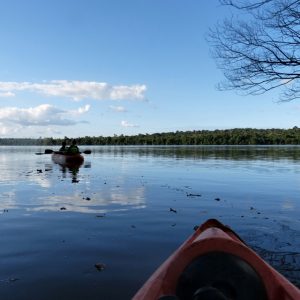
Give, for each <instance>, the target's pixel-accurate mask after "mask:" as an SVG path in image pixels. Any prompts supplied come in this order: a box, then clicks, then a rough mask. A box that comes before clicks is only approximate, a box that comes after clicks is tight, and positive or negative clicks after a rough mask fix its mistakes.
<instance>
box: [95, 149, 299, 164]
mask: <svg viewBox="0 0 300 300" xmlns="http://www.w3.org/2000/svg"><path fill="white" fill-rule="evenodd" d="M93 152H95V153H101V154H110V155H114V156H125V155H126V156H129V155H134V156H142V157H143V156H145V157H148V156H153V157H169V158H175V159H180V158H188V159H208V158H211V159H226V160H258V159H262V160H271V161H273V160H284V159H288V160H293V161H300V147H298V146H110V147H108V146H102V147H101V146H100V147H95V148H94V149H93Z"/></svg>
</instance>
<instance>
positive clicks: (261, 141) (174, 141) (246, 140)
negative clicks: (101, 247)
mask: <svg viewBox="0 0 300 300" xmlns="http://www.w3.org/2000/svg"><path fill="white" fill-rule="evenodd" d="M65 138H67V137H65ZM65 138H52V137H45V138H0V145H3V146H9V145H12V146H13V145H15V146H17V145H20V146H25V145H28V146H34V145H37V146H54V145H60V144H61V143H62V141H63V140H64V139H65ZM71 139H72V138H70V139H68V138H67V140H71ZM76 140H77V143H78V144H79V145H299V144H300V128H298V127H296V126H295V127H293V128H291V129H276V128H272V129H254V128H234V129H224V130H218V129H216V130H194V131H176V132H163V133H153V134H138V135H123V134H121V135H114V136H108V137H104V136H85V137H78V138H76Z"/></svg>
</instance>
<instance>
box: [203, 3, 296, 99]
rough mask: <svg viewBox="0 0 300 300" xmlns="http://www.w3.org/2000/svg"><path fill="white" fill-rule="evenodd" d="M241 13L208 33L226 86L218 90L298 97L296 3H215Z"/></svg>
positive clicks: (221, 84) (284, 97) (287, 97)
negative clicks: (274, 93)
mask: <svg viewBox="0 0 300 300" xmlns="http://www.w3.org/2000/svg"><path fill="white" fill-rule="evenodd" d="M220 2H221V4H223V5H228V6H230V7H232V8H234V9H236V10H237V12H243V13H244V14H243V20H241V18H239V17H232V18H231V19H226V20H224V21H223V22H222V23H221V24H218V25H217V26H216V27H215V28H214V29H211V30H210V32H209V35H208V41H209V43H210V45H211V48H212V54H213V57H214V58H215V60H216V62H217V65H218V67H219V68H220V69H221V70H222V71H223V73H224V76H225V78H226V81H225V82H222V83H220V84H219V88H220V89H222V90H223V89H237V90H241V91H244V92H245V93H246V94H254V95H257V94H262V93H265V92H267V91H270V90H273V89H275V88H281V89H282V93H281V94H280V100H281V101H290V100H292V99H295V98H300V0H220Z"/></svg>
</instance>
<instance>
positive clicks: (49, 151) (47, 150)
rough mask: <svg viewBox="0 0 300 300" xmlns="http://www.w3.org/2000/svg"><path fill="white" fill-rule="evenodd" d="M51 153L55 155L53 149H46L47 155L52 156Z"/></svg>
mask: <svg viewBox="0 0 300 300" xmlns="http://www.w3.org/2000/svg"><path fill="white" fill-rule="evenodd" d="M51 153H53V150H52V149H45V154H51Z"/></svg>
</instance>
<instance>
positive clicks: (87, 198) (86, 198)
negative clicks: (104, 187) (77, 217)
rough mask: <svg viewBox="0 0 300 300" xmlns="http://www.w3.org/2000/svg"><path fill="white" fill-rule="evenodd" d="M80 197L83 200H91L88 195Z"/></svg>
mask: <svg viewBox="0 0 300 300" xmlns="http://www.w3.org/2000/svg"><path fill="white" fill-rule="evenodd" d="M82 199H83V200H87V201H90V200H91V198H90V197H85V198H84V197H83V198H82Z"/></svg>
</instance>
